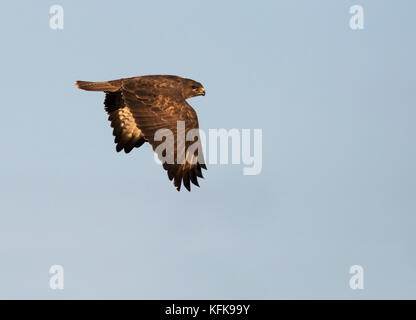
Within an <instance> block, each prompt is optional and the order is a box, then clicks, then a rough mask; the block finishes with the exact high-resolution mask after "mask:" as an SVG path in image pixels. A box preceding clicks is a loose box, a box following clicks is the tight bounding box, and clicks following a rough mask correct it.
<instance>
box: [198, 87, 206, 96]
mask: <svg viewBox="0 0 416 320" xmlns="http://www.w3.org/2000/svg"><path fill="white" fill-rule="evenodd" d="M199 94H200V95H201V96H205V88H201V89H200V90H199Z"/></svg>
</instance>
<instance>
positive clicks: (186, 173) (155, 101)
mask: <svg viewBox="0 0 416 320" xmlns="http://www.w3.org/2000/svg"><path fill="white" fill-rule="evenodd" d="M75 84H76V86H77V87H78V88H80V89H83V90H87V91H103V92H105V100H104V108H105V111H107V113H108V120H109V121H110V122H111V127H112V128H114V130H113V135H114V136H115V140H114V142H115V143H116V150H117V152H120V151H121V150H123V149H124V151H125V152H126V153H129V152H130V151H131V150H132V149H133V148H139V147H140V146H141V145H142V144H143V143H145V142H148V143H150V144H151V146H152V148H153V150H154V151H155V152H156V153H157V155H158V158H159V159H160V160H161V161H162V164H163V168H164V169H165V170H166V171H167V174H168V177H169V179H170V180H173V183H174V185H175V186H176V188H177V190H178V191H179V190H180V188H181V183H182V182H183V185H184V186H185V188H186V189H188V191H191V184H190V182H192V183H193V184H195V185H196V186H198V187H199V184H198V179H197V178H198V177H200V178H203V176H202V170H201V169H202V168H203V169H206V166H205V162H204V156H203V154H202V146H201V142H200V138H199V125H198V117H197V114H196V112H195V110H194V109H192V107H191V106H190V105H189V104H188V103H187V102H186V99H188V98H191V97H195V96H200V95H202V96H204V95H205V89H204V87H203V86H202V85H201V84H200V83H199V82H196V81H194V80H191V79H185V78H181V77H178V76H169V75H152V76H141V77H134V78H125V79H119V80H113V81H105V82H88V81H76V83H75ZM168 133H170V134H171V136H170V137H169V136H168ZM189 135H191V136H192V139H188V137H189ZM163 137H165V139H164V140H163V139H162V138H163ZM188 140H189V141H188ZM169 143H170V144H169ZM165 146H166V147H165ZM162 147H164V148H162ZM191 150H192V151H191Z"/></svg>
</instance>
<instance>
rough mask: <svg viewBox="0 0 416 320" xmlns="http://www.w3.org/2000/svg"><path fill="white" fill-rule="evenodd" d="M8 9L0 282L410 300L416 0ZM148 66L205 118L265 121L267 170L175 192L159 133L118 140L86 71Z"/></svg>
mask: <svg viewBox="0 0 416 320" xmlns="http://www.w3.org/2000/svg"><path fill="white" fill-rule="evenodd" d="M52 4H60V5H62V6H63V8H64V12H65V20H64V30H58V31H54V30H51V29H50V28H49V17H50V16H49V7H50V6H51V5H52ZM354 4H360V5H362V6H363V7H364V10H365V29H364V30H361V31H353V30H351V29H350V28H349V19H350V14H349V8H350V6H351V5H354ZM0 6H1V10H0V34H1V53H0V54H1V60H0V67H1V76H0V86H1V92H2V99H1V125H0V134H1V137H2V142H1V146H2V148H1V150H2V151H1V157H0V159H1V160H0V163H1V167H0V191H1V193H0V194H1V201H0V211H1V214H0V257H1V263H0V298H56V299H60V298H66V299H72V298H138V299H167V298H173V299H175V298H177V299H200V298H211V299H212V298H228V299H233V298H241V299H243V298H247V299H251V298H253V299H281V298H287V299H291V298H303V299H312V298H313V299H320V298H330V299H331V298H341V299H344V298H351V299H368V298H413V299H415V298H416V234H415V228H416V216H415V215H416V200H415V199H416V197H415V193H416V188H415V186H416V182H415V181H416V171H415V163H416V149H415V136H416V127H415V117H416V111H415V107H416V103H415V102H416V96H415V95H416V81H415V80H416V64H415V56H416V45H415V28H416V20H415V15H416V2H415V1H411V0H409V1H405V0H401V1H394V2H391V1H369V0H356V1H346V0H344V1H332V0H331V1H330V0H326V1H324V0H314V1H306V0H304V1H300V0H298V1H293V0H285V1H283V0H282V1H278V0H274V1H241V0H239V1H195V0H192V1H151V2H150V1H147V2H145V1H80V0H77V1H75V0H71V1H69V0H60V1H59V0H56V1H7V3H6V2H2V4H1V5H0ZM144 74H176V75H181V76H184V77H189V78H193V79H195V80H197V81H200V82H201V83H203V84H204V86H205V88H206V90H207V95H206V96H205V97H198V98H194V99H192V100H190V101H189V102H190V103H191V104H192V106H193V107H194V108H195V109H196V111H197V112H198V115H199V122H200V125H201V127H202V128H203V129H205V130H208V129H209V128H226V129H231V128H239V129H241V128H248V129H256V128H260V129H262V130H263V170H262V173H261V174H260V175H257V176H244V175H243V174H242V170H243V165H231V164H230V165H208V171H207V172H206V175H205V176H206V179H205V180H203V181H201V188H200V189H197V188H196V189H194V191H193V192H191V193H188V192H180V193H178V192H177V191H176V189H175V188H174V187H173V186H172V184H171V182H170V181H169V180H168V178H167V175H166V173H165V172H164V171H163V170H162V169H161V167H160V166H159V165H157V164H156V163H155V162H154V160H153V154H152V151H151V148H150V147H149V146H145V147H142V148H140V149H135V150H134V151H133V152H131V153H130V154H128V155H126V154H124V153H116V151H115V145H114V143H113V137H112V129H111V128H110V127H109V123H108V121H107V115H106V113H105V112H104V108H103V100H104V94H103V93H94V92H85V91H80V90H78V89H77V88H76V87H75V86H74V81H75V80H94V81H100V80H112V79H117V78H122V77H130V76H137V75H144ZM53 264H60V265H62V266H63V267H64V269H65V289H64V290H63V291H53V290H51V289H50V288H49V277H50V275H49V273H48V271H49V267H50V266H51V265H53ZM355 264H359V265H362V266H363V268H364V272H365V276H364V286H365V289H364V290H361V291H360V290H356V291H353V290H351V289H350V288H349V284H348V282H349V279H350V274H349V268H350V266H352V265H355Z"/></svg>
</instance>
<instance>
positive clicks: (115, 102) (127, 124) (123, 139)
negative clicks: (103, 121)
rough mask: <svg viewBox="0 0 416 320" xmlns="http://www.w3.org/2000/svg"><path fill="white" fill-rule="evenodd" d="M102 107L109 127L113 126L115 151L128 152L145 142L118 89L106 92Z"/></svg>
mask: <svg viewBox="0 0 416 320" xmlns="http://www.w3.org/2000/svg"><path fill="white" fill-rule="evenodd" d="M104 107H105V111H107V113H108V120H109V121H110V122H111V127H112V128H114V130H113V135H114V137H115V138H114V142H115V143H116V150H117V152H120V151H121V150H123V149H124V151H125V152H126V153H129V152H130V151H131V150H132V149H133V148H135V147H136V148H139V147H140V146H141V145H142V144H143V143H145V141H146V140H145V139H144V137H143V135H142V132H141V131H140V129H139V128H138V127H137V125H136V122H135V120H134V117H133V115H132V113H131V111H130V109H129V108H128V107H127V106H125V104H124V101H123V99H122V97H121V92H120V91H119V92H107V93H106V95H105V100H104Z"/></svg>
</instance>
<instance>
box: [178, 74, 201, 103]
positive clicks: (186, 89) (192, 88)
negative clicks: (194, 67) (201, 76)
mask: <svg viewBox="0 0 416 320" xmlns="http://www.w3.org/2000/svg"><path fill="white" fill-rule="evenodd" d="M183 80H184V81H183V87H182V95H183V97H184V98H185V99H188V98H192V97H196V96H205V88H204V87H203V86H202V84H200V83H199V82H197V81H194V80H191V79H183Z"/></svg>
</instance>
